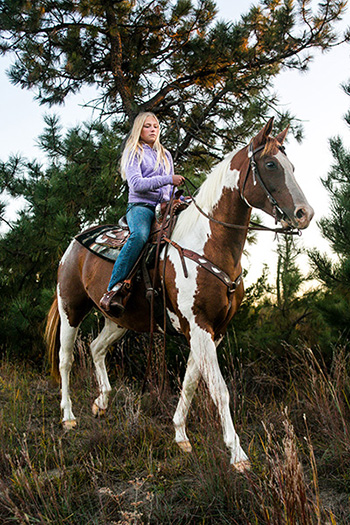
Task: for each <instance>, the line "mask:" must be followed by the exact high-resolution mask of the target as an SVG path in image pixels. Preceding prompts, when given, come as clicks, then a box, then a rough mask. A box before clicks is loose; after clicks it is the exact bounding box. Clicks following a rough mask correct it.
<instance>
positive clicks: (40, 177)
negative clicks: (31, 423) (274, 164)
mask: <svg viewBox="0 0 350 525" xmlns="http://www.w3.org/2000/svg"><path fill="white" fill-rule="evenodd" d="M344 7H345V2H343V1H341V0H326V1H325V2H323V3H321V4H320V5H319V7H318V8H317V9H316V10H315V11H314V10H312V9H311V6H310V2H307V1H304V2H302V3H297V4H295V3H294V2H292V1H290V0H273V1H270V0H268V1H267V0H264V1H261V2H260V3H259V4H257V5H255V6H252V7H251V8H250V10H249V11H248V12H247V13H246V14H245V15H244V16H242V17H241V19H240V20H239V21H237V22H235V23H232V22H225V21H222V20H220V21H218V20H217V19H216V15H217V10H216V6H215V2H213V1H212V0H199V1H198V2H191V1H190V0H178V1H166V0H155V1H152V2H150V1H149V0H141V1H138V2H127V1H124V0H123V1H113V0H107V1H103V2H102V1H100V0H93V1H92V0H82V1H79V2H77V1H75V0H57V1H52V0H16V1H13V0H1V1H0V54H2V55H5V54H7V53H9V54H10V55H12V56H13V57H15V58H14V63H13V66H12V67H11V69H10V71H9V76H10V79H11V81H12V82H13V83H15V84H17V85H20V86H21V87H23V88H25V89H31V90H33V91H34V92H35V95H36V98H37V100H38V101H39V102H40V103H41V104H46V105H49V106H52V105H54V104H60V103H63V102H64V100H65V98H66V96H68V95H69V94H72V93H78V92H79V90H80V89H81V88H82V87H83V86H95V87H96V97H97V98H96V100H95V101H92V102H91V105H93V106H94V107H96V108H98V109H100V111H101V116H103V117H104V119H105V120H104V122H106V119H108V117H111V118H110V119H109V124H108V125H107V124H105V123H102V121H103V119H100V120H99V122H98V123H93V124H89V125H82V126H80V127H77V128H75V129H71V130H68V131H67V132H66V133H64V132H63V131H62V130H61V129H60V125H59V122H58V120H57V118H56V117H47V118H46V128H45V130H44V131H43V133H42V135H41V137H40V138H39V145H40V147H41V148H42V149H43V151H44V152H45V153H46V156H47V160H46V163H45V165H42V164H40V163H38V162H36V161H33V162H29V161H27V160H25V159H22V158H20V157H11V158H10V159H8V160H7V161H3V160H2V161H1V162H0V191H1V195H2V199H3V201H2V202H0V218H1V219H2V221H4V223H6V216H5V208H6V206H5V200H4V197H7V196H10V197H11V198H14V199H21V201H22V202H23V206H22V211H21V212H20V213H19V215H18V218H17V219H16V220H15V221H14V222H12V223H8V224H7V230H6V231H4V230H3V233H2V236H1V238H0V293H1V297H2V301H1V305H0V315H1V318H2V329H1V332H0V346H1V347H2V349H5V348H6V350H7V351H9V352H10V351H11V352H17V353H18V354H20V355H26V356H38V355H40V349H41V345H42V342H41V328H42V324H43V322H44V319H45V315H46V313H47V311H48V306H49V303H50V301H51V296H52V291H53V287H54V283H55V280H56V278H55V276H56V269H57V264H58V261H59V258H60V256H61V254H62V253H63V252H64V250H65V248H66V247H67V245H68V243H69V241H70V239H71V238H72V237H73V236H74V235H76V234H77V233H78V232H79V231H80V230H81V229H82V228H83V227H85V226H87V225H90V224H92V223H97V222H102V221H104V222H115V219H116V216H119V215H120V214H121V210H123V211H124V209H125V192H124V191H123V186H122V185H121V180H120V178H119V177H118V175H117V173H118V168H117V166H118V158H119V155H120V148H121V142H122V138H124V137H125V135H126V133H127V131H128V130H129V128H130V125H131V123H132V121H133V118H134V116H135V115H136V114H137V113H138V112H139V111H140V110H152V111H154V112H156V113H157V115H158V116H159V117H160V120H161V122H162V123H163V124H164V128H165V131H164V132H163V134H162V141H163V142H164V144H165V145H166V147H167V148H168V149H169V150H170V151H171V152H172V154H173V156H174V158H175V161H176V169H177V171H178V172H181V170H182V171H184V172H185V173H186V175H193V174H195V175H196V174H199V173H203V171H205V170H206V169H208V168H209V167H210V166H211V164H212V163H213V162H214V161H216V160H217V159H218V158H221V156H222V154H223V152H225V151H226V150H233V149H234V148H235V147H236V146H237V145H240V144H241V143H242V142H245V141H246V140H247V139H248V138H250V137H251V136H252V135H253V134H254V133H255V132H256V131H257V130H258V128H260V126H261V122H262V120H264V119H265V118H266V116H267V115H268V114H269V113H271V111H274V112H277V114H278V118H277V121H278V123H279V126H280V127H284V126H285V125H286V124H288V123H291V124H292V129H293V131H294V134H295V136H296V137H297V138H301V129H300V127H299V125H298V124H296V123H295V122H293V117H292V115H290V114H289V113H283V112H280V111H279V109H278V101H277V98H276V96H275V95H274V94H273V93H272V91H271V86H272V82H273V80H274V78H275V76H276V75H277V74H278V73H279V72H280V71H281V69H282V68H285V67H289V68H297V69H301V70H303V69H305V68H306V67H307V64H308V62H309V60H310V58H311V51H312V50H313V49H316V48H320V49H328V48H329V47H331V46H332V45H334V44H335V43H336V42H337V41H338V40H339V38H340V37H338V36H337V34H336V32H335V30H334V24H335V22H336V21H337V20H338V19H340V17H341V15H342V12H343V11H344ZM180 160H181V162H180Z"/></svg>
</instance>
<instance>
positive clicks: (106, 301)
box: [100, 283, 125, 317]
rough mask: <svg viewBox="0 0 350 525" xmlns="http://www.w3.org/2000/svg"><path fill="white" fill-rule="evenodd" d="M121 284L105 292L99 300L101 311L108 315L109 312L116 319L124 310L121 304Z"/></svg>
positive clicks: (123, 295) (122, 295)
mask: <svg viewBox="0 0 350 525" xmlns="http://www.w3.org/2000/svg"><path fill="white" fill-rule="evenodd" d="M123 284H124V283H118V284H117V285H116V286H114V287H113V288H114V289H112V290H110V291H109V292H106V293H105V294H104V295H103V296H102V298H101V300H100V307H101V308H102V310H104V311H105V312H108V313H109V312H111V313H112V314H113V315H114V316H116V317H119V316H120V315H122V314H123V313H124V310H125V306H124V304H123V299H124V297H125V294H123V293H122V288H123Z"/></svg>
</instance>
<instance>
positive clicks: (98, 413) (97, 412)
mask: <svg viewBox="0 0 350 525" xmlns="http://www.w3.org/2000/svg"><path fill="white" fill-rule="evenodd" d="M92 414H93V416H95V417H104V416H105V415H106V411H105V409H104V408H100V407H99V406H98V405H96V403H94V404H93V405H92Z"/></svg>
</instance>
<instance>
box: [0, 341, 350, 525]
mask: <svg viewBox="0 0 350 525" xmlns="http://www.w3.org/2000/svg"><path fill="white" fill-rule="evenodd" d="M112 362H113V361H112ZM223 371H224V373H225V376H226V377H227V384H228V387H229V390H230V393H231V400H232V411H233V414H234V419H235V426H236V430H237V431H238V433H239V435H240V437H241V441H242V443H243V446H244V448H245V449H246V450H247V451H248V452H249V456H250V458H251V461H252V470H251V471H250V472H248V473H246V474H237V473H235V472H233V471H232V469H231V468H230V464H229V455H228V452H227V450H226V449H225V446H224V443H223V439H222V433H221V427H220V423H219V421H218V417H217V413H216V409H215V407H214V406H213V403H212V402H211V400H210V399H209V396H208V394H207V390H206V388H205V386H204V385H203V384H200V387H199V391H198V394H197V395H196V398H195V400H194V403H193V406H192V409H191V411H190V416H189V420H188V428H189V435H190V439H191V442H192V445H193V453H192V454H190V455H184V454H182V453H181V452H180V450H178V449H177V447H176V445H175V444H174V442H173V437H174V435H173V427H172V421H171V420H172V415H173V413H174V410H175V406H176V402H177V387H176V386H169V383H168V384H167V386H166V389H165V391H164V393H163V395H162V396H161V397H159V396H158V395H157V394H156V392H157V389H156V388H153V389H152V390H151V392H149V393H147V394H145V395H143V396H141V394H140V384H141V381H140V382H137V381H136V380H132V381H131V380H130V379H127V378H125V377H124V376H123V374H122V371H121V370H120V368H118V370H117V372H116V373H114V372H115V369H112V370H111V372H112V376H113V392H112V396H111V403H110V410H109V412H108V414H107V416H106V418H105V419H103V420H98V419H94V418H93V417H92V415H91V410H90V407H91V404H92V401H93V399H94V398H95V397H96V383H95V380H94V375H93V369H92V364H91V360H90V358H89V355H88V353H87V351H86V350H85V347H84V346H83V345H80V346H79V348H78V356H77V360H76V362H75V364H74V371H73V374H72V399H73V406H74V409H75V413H76V415H77V418H78V427H77V429H76V430H74V431H70V432H66V431H64V430H63V429H62V428H61V426H60V420H59V418H60V413H59V397H60V393H59V389H58V388H57V387H55V386H54V385H53V384H52V382H51V380H50V378H49V377H48V376H45V375H44V373H42V374H40V373H38V372H35V371H34V370H32V369H31V368H29V367H27V366H26V365H24V364H22V365H19V364H14V363H11V362H9V361H8V360H4V361H3V362H2V363H1V367H0V411H1V427H0V439H1V449H0V522H1V523H4V524H10V523H20V524H37V523H39V524H48V523H54V524H70V525H74V524H101V525H102V524H103V525H106V524H111V525H112V524H135V525H136V524H141V523H148V524H158V523H159V524H172V525H173V524H197V523H198V524H259V525H260V524H274V525H280V524H288V525H289V524H290V525H294V524H305V525H309V524H320V525H326V524H347V523H349V522H350V504H349V495H350V441H349V433H350V418H349V416H350V406H349V400H350V375H349V362H348V356H347V354H346V351H345V349H342V348H341V349H338V350H336V351H335V353H334V358H333V363H332V366H331V367H330V368H329V369H328V370H327V368H326V366H325V364H324V363H323V362H322V359H320V357H318V356H316V355H315V354H314V353H313V352H311V351H310V350H309V349H307V348H302V349H295V348H288V347H286V357H285V359H283V360H281V359H280V358H278V359H277V358H275V357H274V356H273V355H269V354H266V355H264V356H262V358H261V359H260V360H259V361H256V362H253V363H243V358H242V360H241V362H240V363H236V366H233V363H232V360H231V359H230V358H228V357H226V360H224V364H223ZM129 377H130V376H129ZM174 384H176V381H174ZM154 386H155V387H156V386H157V385H154Z"/></svg>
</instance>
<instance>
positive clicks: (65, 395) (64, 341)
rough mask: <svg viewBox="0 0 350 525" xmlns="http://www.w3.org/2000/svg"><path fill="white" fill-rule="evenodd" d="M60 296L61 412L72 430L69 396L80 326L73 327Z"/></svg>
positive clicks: (73, 422)
mask: <svg viewBox="0 0 350 525" xmlns="http://www.w3.org/2000/svg"><path fill="white" fill-rule="evenodd" d="M57 295H58V310H59V313H60V319H61V325H60V342H61V344H60V350H59V370H60V376H61V410H62V411H63V417H62V424H63V426H64V427H65V428H67V429H70V428H73V427H75V426H76V420H75V416H74V414H73V411H72V401H71V399H70V395H69V375H70V371H71V369H72V364H73V360H74V354H73V349H74V343H75V338H76V336H77V332H78V328H79V325H78V326H71V325H70V323H69V320H68V317H67V314H66V311H65V309H64V307H63V304H62V301H61V300H60V296H59V293H58V294H57Z"/></svg>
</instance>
